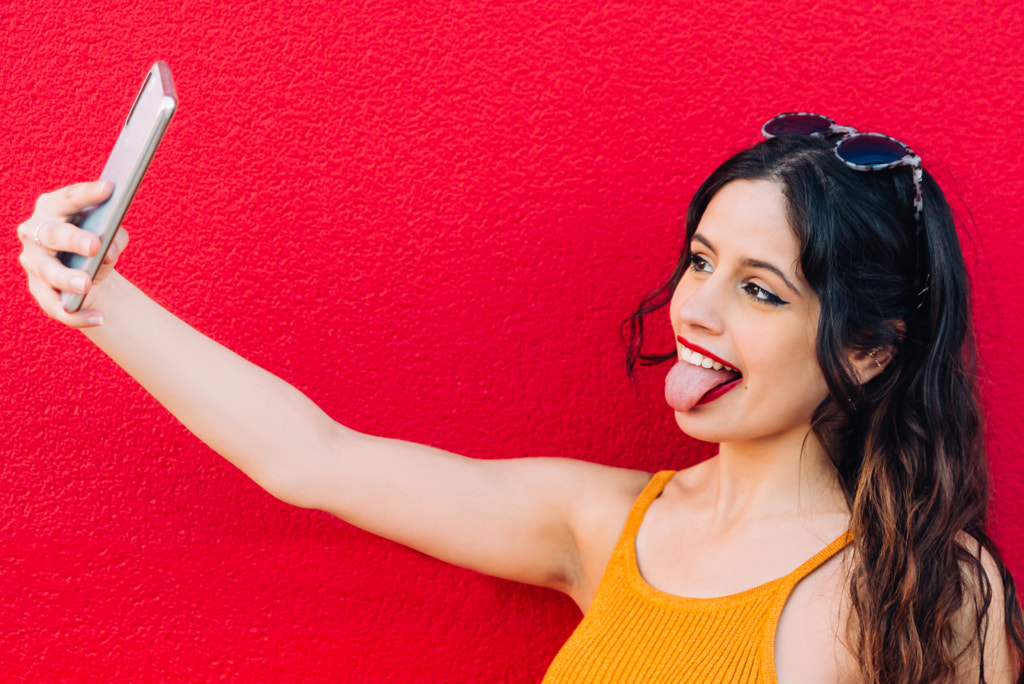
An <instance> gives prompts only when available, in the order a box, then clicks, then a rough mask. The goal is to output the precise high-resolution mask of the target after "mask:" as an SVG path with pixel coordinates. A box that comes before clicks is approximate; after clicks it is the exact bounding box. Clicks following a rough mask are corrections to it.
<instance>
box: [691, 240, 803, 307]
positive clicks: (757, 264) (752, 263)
mask: <svg viewBox="0 0 1024 684" xmlns="http://www.w3.org/2000/svg"><path fill="white" fill-rule="evenodd" d="M693 241H694V242H699V243H701V244H702V245H704V246H705V247H707V248H708V249H710V250H711V252H712V253H713V254H716V255H717V254H718V252H717V250H715V247H714V245H712V244H711V243H710V242H708V239H707V238H706V237H704V236H703V235H696V234H694V236H693ZM740 264H741V265H742V266H746V267H747V268H760V269H764V270H765V271H770V272H771V273H774V274H775V275H777V276H778V277H779V278H780V279H781V280H782V282H784V283H785V284H786V287H788V288H789V289H790V290H792V291H793V292H795V293H797V294H799V295H802V294H803V290H801V289H800V288H798V287H797V286H796V285H794V284H793V283H791V282H790V281H789V278H787V277H786V274H785V273H783V272H782V270H781V269H780V268H779V267H778V266H775V265H774V264H770V263H768V262H767V261H761V260H760V259H751V258H750V257H747V258H746V259H744V260H743V261H741V262H740Z"/></svg>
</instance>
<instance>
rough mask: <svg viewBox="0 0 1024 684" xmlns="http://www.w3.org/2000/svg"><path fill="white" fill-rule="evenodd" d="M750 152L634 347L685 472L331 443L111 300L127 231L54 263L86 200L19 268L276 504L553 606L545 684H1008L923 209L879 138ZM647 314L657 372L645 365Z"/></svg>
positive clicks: (951, 333) (356, 438)
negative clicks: (655, 378) (109, 244)
mask: <svg viewBox="0 0 1024 684" xmlns="http://www.w3.org/2000/svg"><path fill="white" fill-rule="evenodd" d="M763 132H764V134H765V135H766V137H768V139H767V140H765V141H764V142H762V143H760V144H759V145H757V146H755V147H753V148H751V149H749V150H746V151H744V152H741V153H739V154H737V155H736V156H734V157H733V158H731V159H730V160H728V161H727V162H726V163H725V164H723V165H722V166H721V167H720V168H719V169H718V170H716V171H715V172H714V173H713V174H712V175H711V176H710V177H709V178H708V179H707V180H706V181H705V182H704V184H703V185H702V186H701V188H700V189H699V190H698V192H697V194H696V195H695V197H694V198H693V200H692V202H691V205H690V208H689V212H688V215H687V243H686V245H687V246H686V248H685V249H684V253H683V254H682V256H681V259H680V261H679V264H678V265H677V267H676V270H675V273H674V274H673V275H672V277H671V279H670V280H669V282H667V283H666V284H665V285H664V286H663V287H662V288H661V289H660V290H659V291H657V292H656V293H655V294H654V295H653V296H652V297H651V298H650V299H648V300H647V301H646V302H644V304H643V305H642V306H641V307H640V309H639V310H638V311H637V312H636V314H634V316H633V317H632V319H631V326H630V338H629V341H630V356H629V366H630V369H631V370H632V369H633V368H634V366H635V364H637V363H653V362H656V361H662V360H668V359H669V358H674V359H676V364H675V366H674V367H673V368H672V370H671V371H670V373H669V376H668V378H667V380H666V391H665V394H666V399H667V400H668V402H669V404H670V405H671V406H672V408H673V409H674V410H675V415H676V420H677V422H678V423H679V426H680V427H681V428H682V429H683V430H684V431H685V432H687V433H688V434H690V435H692V436H694V437H697V438H699V439H703V440H708V441H714V442H718V443H719V444H720V447H719V451H718V454H717V455H716V456H714V457H713V458H711V459H709V460H707V461H705V462H703V463H701V464H699V465H697V466H694V467H692V468H689V469H687V470H684V471H680V472H677V473H673V472H670V471H666V472H663V473H658V474H656V475H654V476H653V477H652V476H651V475H650V474H649V473H644V472H637V471H631V470H622V469H615V468H608V467H604V466H598V465H594V464H590V463H583V462H576V461H567V460H561V459H519V460H506V461H478V460H472V459H466V458H462V457H459V456H456V455H454V454H450V453H446V452H443V451H439V450H437V449H432V448H428V447H424V446H420V445H415V444H410V443H404V442H398V441H394V440H388V439H382V438H377V437H370V436H366V435H362V434H358V433H356V432H354V431H352V430H349V429H348V428H345V427H343V426H341V425H339V424H337V423H335V422H334V421H332V420H331V419H330V418H328V417H327V416H326V415H324V414H323V413H322V412H321V411H320V410H319V409H318V408H317V407H316V406H315V405H314V404H313V403H312V402H310V401H309V400H308V399H307V398H305V397H304V396H302V395H301V394H299V393H298V392H297V391H296V390H294V389H293V388H291V387H290V386H288V385H287V384H285V383H283V382H282V381H280V380H278V379H277V378H275V377H273V376H271V375H269V374H267V373H265V372H264V371H262V370H260V369H258V368H256V367H255V366H253V365H251V364H249V363H248V362H246V361H244V360H243V359H241V358H239V357H237V356H235V355H234V354H232V353H231V352H230V351H228V350H226V349H224V348H223V347H220V346H219V345H217V344H216V343H214V342H212V341H211V340H209V339H207V338H205V337H204V336H202V335H201V334H199V333H198V332H196V331H194V330H192V329H191V328H189V327H188V326H186V325H185V324H184V323H182V322H181V321H179V320H178V319H177V318H175V317H174V316H172V315H171V314H169V313H168V312H166V311H164V310H163V309H162V308H160V307H159V306H158V305H156V304H155V303H154V302H153V301H152V300H150V299H149V298H148V297H146V296H145V295H144V294H142V293H141V292H140V291H139V290H137V289H136V288H134V287H133V286H132V285H131V284H130V283H129V282H128V281H126V280H125V279H124V278H123V277H121V276H120V275H119V274H118V273H117V272H116V271H114V270H113V267H114V265H115V263H116V260H117V257H118V255H119V254H121V253H122V252H123V250H124V248H125V246H126V244H127V237H126V235H125V234H124V233H123V231H122V233H121V235H120V236H119V237H118V238H117V239H116V240H115V243H114V246H113V248H112V250H111V252H110V254H109V255H108V257H107V259H106V261H105V265H104V267H103V268H102V269H101V272H100V273H99V274H98V275H97V277H96V279H95V281H93V282H90V281H89V280H88V278H87V277H85V276H84V275H83V274H82V273H81V272H76V271H73V270H70V269H66V268H64V267H63V266H62V265H61V264H60V263H59V262H58V261H57V260H56V258H55V256H54V255H55V253H56V252H57V251H72V252H79V253H82V254H86V255H89V254H92V253H94V252H95V251H96V250H97V249H98V240H97V239H96V238H95V237H94V236H90V235H88V234H84V233H83V232H82V231H80V230H78V229H76V228H75V227H74V226H71V225H70V224H68V223H65V222H64V220H63V219H65V218H66V217H68V216H70V215H71V214H73V213H75V212H76V211H78V210H79V209H81V208H82V207H85V206H88V205H89V204H92V203H95V202H98V201H101V200H102V199H104V198H105V197H106V196H107V194H108V193H109V187H106V186H105V185H104V184H102V183H94V184H82V185H75V186H70V187H68V188H65V189H64V190H61V191H57V192H55V193H52V194H49V195H44V196H43V197H41V198H40V199H39V201H38V203H37V206H36V211H35V213H34V214H33V216H32V217H31V218H29V220H27V221H26V222H25V223H24V224H22V225H21V226H19V230H18V232H19V236H20V238H21V240H22V243H23V245H24V249H23V251H22V255H21V261H22V264H23V266H24V267H25V269H26V271H27V272H28V275H29V287H30V289H31V291H32V293H33V295H34V296H35V297H36V299H37V300H38V301H39V303H40V305H41V306H42V308H43V309H44V311H46V312H47V313H48V314H49V315H50V316H52V317H54V318H56V319H58V320H60V321H62V322H64V323H66V324H68V325H71V326H74V327H79V328H82V330H83V332H84V333H85V334H86V335H87V336H88V337H89V338H90V339H91V340H93V341H94V342H95V343H96V344H97V346H99V347H100V348H101V349H102V350H103V351H105V352H106V353H107V354H109V355H110V356H111V357H112V358H113V359H114V360H115V361H117V362H118V363H119V364H120V365H121V366H122V367H124V368H125V369H126V370H127V371H128V372H129V373H130V374H131V375H132V376H133V377H135V378H136V379H137V380H138V381H139V382H140V383H141V384H142V385H143V386H144V387H145V388H146V389H147V390H149V391H150V392H151V393H152V394H153V395H154V396H155V397H156V398H157V399H159V400H160V401H161V403H163V404H164V405H165V406H166V407H167V408H168V409H170V410H171V412H172V413H174V415H175V416H177V417H178V418H179V419H180V420H181V421H182V422H183V423H184V424H185V425H186V426H187V427H188V428H189V429H190V430H191V431H192V432H193V433H195V434H196V435H197V436H198V437H200V438H201V439H202V440H204V441H205V442H206V443H207V444H209V445H210V446H211V447H212V448H214V449H215V450H217V451H218V452H219V453H221V454H222V455H223V456H225V457H226V458H228V459H229V460H230V461H231V462H233V463H235V464H236V465H237V466H238V467H240V468H241V469H242V470H244V471H245V472H246V473H247V474H249V475H250V476H251V477H252V478H253V479H254V480H255V481H256V482H257V483H259V484H260V485H261V486H263V487H264V488H265V489H267V490H268V491H269V492H270V493H272V494H274V495H275V496H277V497H278V498H280V499H282V500H284V501H288V502H290V503H293V504H295V505H298V506H304V507H311V508H319V509H322V510H325V511H329V512H331V513H334V514H336V515H338V516H340V517H342V518H344V519H346V520H348V521H350V522H352V523H353V524H356V525H358V526H360V527H362V528H364V529H366V530H369V531H372V532H374V533H377V534H380V535H382V536H385V537H387V538H390V539H393V540H396V541H399V542H401V543H404V544H407V545H409V546H411V547H414V548H417V549H419V550H421V551H424V552H426V553H428V554H431V555H433V556H436V557H438V558H441V559H444V560H447V561H449V562H452V563H455V564H458V565H461V566H464V567H467V568H472V569H475V570H478V571H481V572H485V573H489V574H492V575H496V576H500V577H505V578H510V579H515V580H519V581H523V582H529V583H533V584H538V585H542V586H547V587H553V588H556V589H559V590H561V591H564V592H566V593H567V594H568V595H569V596H571V597H572V598H573V599H574V600H575V601H576V602H577V604H578V605H579V606H580V608H581V609H582V610H583V612H584V616H585V617H584V620H583V622H582V623H581V625H580V627H579V628H578V629H577V630H576V632H575V633H574V634H573V636H572V637H571V638H570V640H569V642H568V643H567V644H566V646H565V647H564V648H563V649H562V651H561V652H560V653H559V655H558V656H557V657H556V659H555V661H554V663H553V664H552V667H551V669H550V670H549V672H548V675H547V678H546V681H550V682H562V681H644V682H654V681H695V682H706V681H783V682H825V681H851V682H853V681H866V682H935V681H993V682H997V681H999V682H1013V681H1016V682H1024V674H1021V671H1020V670H1021V668H1020V664H1021V655H1022V653H1024V635H1022V634H1024V633H1022V621H1021V611H1020V607H1019V605H1018V604H1017V601H1016V597H1015V593H1014V586H1013V581H1012V578H1011V577H1010V575H1009V573H1008V572H1007V571H1006V569H1005V566H1004V565H1003V563H1002V562H1001V560H1000V557H999V554H998V551H997V550H996V549H995V547H994V545H993V544H992V542H991V541H990V540H989V538H988V536H987V535H986V532H985V527H984V525H985V514H986V506H987V481H986V476H985V465H984V456H983V452H982V439H981V430H980V412H979V409H978V406H977V402H976V399H975V390H974V387H973V384H972V383H973V366H972V359H973V347H972V341H971V336H970V330H969V321H970V318H969V313H968V299H967V293H966V272H965V269H964V265H963V260H962V257H961V255H960V250H959V246H958V245H957V242H956V233H955V228H954V224H953V220H952V217H951V214H950V211H949V208H948V206H947V205H946V203H945V200H944V199H943V197H942V194H941V191H940V190H939V188H938V186H937V185H936V184H935V182H934V181H933V180H932V179H931V177H930V176H929V175H927V174H925V173H924V172H923V170H922V167H921V165H920V160H919V159H918V158H917V157H916V156H915V155H913V153H912V152H910V150H909V149H908V148H906V147H905V146H904V145H902V143H898V142H897V141H893V140H892V139H889V138H884V137H881V136H878V137H873V136H870V135H865V134H855V132H854V131H853V130H852V129H848V128H843V127H839V126H836V125H834V123H832V122H831V120H828V119H825V118H823V117H816V116H813V115H780V117H776V119H773V120H772V121H771V122H769V123H768V124H766V125H765V128H764V129H763ZM877 155H881V156H880V157H879V156H877ZM60 290H64V291H69V292H80V293H88V298H87V300H86V305H87V306H88V307H89V308H88V309H86V310H84V311H82V312H80V313H77V314H67V313H66V312H64V311H63V310H62V309H61V307H60V298H59V291H60ZM666 306H667V307H668V309H669V316H670V319H671V322H672V326H673V331H674V333H675V335H676V339H677V345H676V350H675V352H674V353H672V354H670V355H665V356H658V355H657V354H649V353H645V352H643V350H642V342H643V330H644V325H643V324H644V320H645V316H646V315H647V314H650V313H653V312H655V311H659V310H661V309H663V308H664V307H666ZM154 360H158V362H157V363H154ZM467 513H469V514H467ZM684 597H685V598H684Z"/></svg>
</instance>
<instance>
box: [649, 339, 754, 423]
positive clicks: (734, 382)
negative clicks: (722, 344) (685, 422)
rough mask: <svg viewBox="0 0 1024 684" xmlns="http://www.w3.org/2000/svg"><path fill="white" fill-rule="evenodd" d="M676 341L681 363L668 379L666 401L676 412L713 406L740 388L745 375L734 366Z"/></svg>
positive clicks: (696, 347) (687, 342) (691, 344)
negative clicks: (679, 346)
mask: <svg viewBox="0 0 1024 684" xmlns="http://www.w3.org/2000/svg"><path fill="white" fill-rule="evenodd" d="M676 339H677V340H678V342H679V344H680V345H682V349H680V352H679V360H678V362H677V363H676V365H675V366H674V367H673V368H672V370H671V371H669V374H668V377H666V378H665V399H666V401H668V404H669V405H670V406H671V407H672V408H674V409H675V410H676V411H689V410H690V409H692V408H693V407H694V406H698V405H703V404H707V403H710V402H712V401H714V400H715V399H718V398H719V397H721V396H722V395H724V394H726V393H727V392H728V391H729V390H731V389H734V388H735V387H737V386H739V382H740V380H741V379H742V377H743V375H742V373H740V372H739V371H738V370H737V369H736V367H735V366H734V365H733V364H731V363H729V362H728V361H726V360H725V359H722V358H720V357H718V356H716V355H715V354H712V353H711V352H710V351H708V350H706V349H704V348H703V347H699V346H697V345H695V344H693V343H692V342H689V341H687V340H686V339H685V338H683V337H682V336H680V337H678V338H676Z"/></svg>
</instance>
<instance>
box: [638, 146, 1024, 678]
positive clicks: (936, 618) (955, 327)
mask: <svg viewBox="0 0 1024 684" xmlns="http://www.w3.org/2000/svg"><path fill="white" fill-rule="evenodd" d="M833 149H834V141H832V140H823V139H819V138H814V137H810V136H781V137H777V138H772V139H769V140H765V141H763V142H761V143H759V144H757V145H755V146H754V147H751V148H749V149H747V150H744V151H742V152H739V153H738V154H736V155H734V156H733V157H731V158H730V159H728V160H727V161H726V162H725V163H724V164H722V165H721V166H720V167H719V168H718V169H717V170H715V171H714V173H712V174H711V175H710V176H709V177H708V178H707V180H705V181H704V183H703V184H702V185H701V186H700V188H699V189H698V190H697V192H696V194H695V195H694V197H693V199H692V201H691V202H690V205H689V208H688V210H687V214H686V240H685V242H684V247H683V250H682V254H681V255H680V258H679V261H678V263H677V265H676V267H675V271H674V272H673V273H672V276H671V277H670V278H669V279H668V281H667V282H666V283H665V284H664V285H662V286H661V287H660V288H659V289H658V290H656V291H655V292H654V293H653V294H652V295H650V296H649V297H648V298H647V299H645V300H644V301H643V302H642V303H641V304H640V306H639V307H638V309H637V310H636V311H635V312H634V314H633V315H632V316H631V317H630V318H629V319H627V320H626V321H625V322H624V324H623V337H624V340H625V341H626V344H627V369H628V370H629V372H630V374H631V375H632V374H633V373H634V372H635V369H636V366H637V365H638V364H643V365H650V364H655V363H660V362H663V361H667V360H669V359H671V358H674V357H675V353H674V352H671V353H665V354H657V353H646V352H645V351H644V349H643V339H644V320H645V317H646V316H647V315H648V314H651V313H653V312H656V311H658V310H660V309H662V308H663V307H665V306H666V305H667V304H668V303H669V301H670V299H671V297H672V293H673V292H674V290H675V288H676V285H677V284H678V283H679V280H680V279H681V278H682V276H683V274H684V273H685V272H686V269H687V268H688V266H689V244H690V240H691V238H692V237H693V234H694V232H695V231H696V230H697V225H698V223H700V220H701V217H702V216H703V214H704V211H705V210H706V209H707V206H708V203H709V202H710V201H711V199H712V198H713V197H714V196H715V194H716V193H717V192H718V191H719V190H721V189H722V188H723V187H724V186H725V185H726V184H727V183H730V182H732V181H735V180H768V181H772V182H775V183H778V184H779V186H780V187H781V189H782V192H783V194H784V196H785V198H786V204H787V211H788V214H789V221H790V224H791V226H792V228H793V231H794V233H795V234H796V237H797V239H798V241H799V244H800V257H799V263H800V267H801V269H802V272H803V276H804V278H805V279H806V280H807V283H808V284H809V285H810V287H811V288H812V289H813V290H814V292H815V293H816V294H817V296H818V298H819V300H820V303H821V315H820V320H819V324H818V332H817V357H818V363H819V364H820V366H821V369H822V371H823V372H824V375H825V379H826V382H827V383H828V387H829V390H830V396H829V397H828V398H826V399H825V401H824V402H823V403H822V404H821V405H820V406H818V408H817V410H816V411H815V413H814V416H813V422H812V430H813V432H814V433H815V435H816V436H817V437H818V438H819V440H820V441H821V444H822V445H823V446H824V448H825V450H826V451H827V453H828V456H829V458H830V459H831V461H832V463H833V464H834V465H835V468H836V471H837V472H838V476H839V482H840V484H841V487H842V490H843V493H844V495H845V497H846V500H847V503H848V505H849V507H850V511H851V514H852V520H851V529H852V530H853V531H854V541H853V554H852V570H851V573H850V576H849V587H848V589H849V596H850V601H851V607H852V609H853V613H852V617H851V620H850V623H849V626H848V640H849V646H850V648H851V650H852V651H853V653H854V654H855V656H856V657H857V659H858V661H859V664H860V667H861V670H862V673H863V674H864V676H865V677H866V679H867V681H869V682H879V683H881V682H899V683H900V684H906V683H909V682H929V683H931V682H940V681H949V680H952V679H953V677H954V674H955V670H956V666H957V663H958V661H959V660H960V659H961V658H963V657H965V656H969V655H970V654H968V653H966V651H965V649H964V643H963V636H964V635H963V628H962V624H963V622H962V621H963V617H962V616H963V615H967V614H969V615H970V616H971V620H972V621H973V624H972V627H973V630H974V638H973V639H971V640H970V642H969V643H968V644H967V647H966V648H967V649H977V650H976V651H975V652H974V653H973V656H975V657H977V658H978V660H979V662H980V663H981V666H980V671H979V673H978V677H979V681H982V682H983V681H984V679H985V673H984V658H983V657H982V656H983V653H984V642H985V635H986V631H987V627H988V608H989V606H990V604H991V602H992V583H991V581H990V580H989V578H988V575H987V574H986V572H985V570H984V569H983V567H982V559H983V558H984V556H985V555H986V554H987V555H988V556H989V557H991V559H993V561H994V565H995V566H996V567H997V568H998V571H999V574H1000V578H1001V580H1002V587H1003V591H1004V593H1005V596H1004V597H1003V598H1004V605H1005V614H1004V615H1003V616H1002V619H1003V620H1004V621H1005V624H1006V629H1007V632H1008V634H1009V636H1010V639H1011V642H1012V645H1013V647H1014V648H1015V649H1016V651H1017V653H1016V655H1017V662H1018V663H1020V662H1021V656H1024V619H1022V615H1021V608H1020V604H1019V603H1018V600H1017V597H1016V593H1015V588H1014V582H1013V578H1012V577H1011V575H1010V573H1009V572H1008V570H1007V569H1006V566H1005V564H1004V563H1003V561H1002V558H1001V556H1000V554H999V551H998V549H997V548H996V546H995V544H994V543H993V542H992V540H991V539H990V538H989V536H988V534H987V532H986V523H987V515H988V503H989V475H988V466H987V461H986V458H985V453H984V434H983V432H984V428H983V422H982V412H981V408H980V405H979V402H978V397H977V388H976V381H975V378H976V369H975V367H976V360H975V358H976V355H975V346H974V339H973V336H972V332H971V314H970V301H969V292H968V276H967V269H966V267H965V264H964V259H963V255H962V253H961V250H960V244H959V241H958V239H957V232H956V224H955V220H954V218H953V213H952V211H951V209H950V207H949V205H948V203H947V202H946V199H945V197H944V196H943V194H942V191H941V189H940V188H939V186H938V184H937V183H936V182H935V180H934V179H933V178H932V176H931V175H930V174H928V173H927V172H926V173H925V175H924V186H923V196H924V214H923V230H921V231H920V232H919V231H918V230H917V221H916V220H915V216H914V210H913V199H914V193H915V191H914V187H913V180H912V175H911V171H910V169H908V168H906V167H898V168H895V169H892V170H888V171H868V172H865V171H857V170H854V169H851V168H850V167H848V166H847V165H846V164H845V163H843V162H842V161H840V160H839V159H838V158H837V157H836V156H835V154H834V153H833ZM880 346H881V347H883V348H887V349H891V350H893V351H894V354H893V356H892V359H891V361H890V363H889V364H888V365H887V366H886V368H885V370H884V371H883V372H881V373H880V374H879V375H878V376H876V377H875V378H874V379H872V380H871V381H869V382H867V383H866V384H863V385H862V384H860V383H858V382H857V379H856V376H855V374H854V372H853V368H852V367H851V365H850V362H849V351H850V350H859V351H865V352H867V351H869V350H871V349H874V348H876V347H880ZM961 611H962V612H961ZM958 615H959V616H960V617H958ZM975 618H976V619H975ZM958 630H959V631H958ZM1016 681H1017V682H1018V683H1022V684H1024V673H1020V672H1019V671H1018V675H1017V678H1016Z"/></svg>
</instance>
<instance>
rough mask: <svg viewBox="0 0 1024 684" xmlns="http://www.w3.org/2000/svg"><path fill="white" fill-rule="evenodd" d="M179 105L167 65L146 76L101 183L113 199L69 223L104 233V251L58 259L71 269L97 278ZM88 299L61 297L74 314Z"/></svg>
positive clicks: (160, 64) (158, 65) (64, 255)
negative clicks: (110, 187) (111, 186)
mask: <svg viewBox="0 0 1024 684" xmlns="http://www.w3.org/2000/svg"><path fill="white" fill-rule="evenodd" d="M177 106H178V97H177V93H176V92H175V90H174V81H173V80H172V78H171V69H170V67H168V66H167V64H166V63H164V62H157V63H155V64H154V65H153V67H152V68H151V69H150V70H149V73H148V74H146V80H145V81H144V82H143V84H142V88H141V89H140V90H139V94H138V95H137V96H136V98H135V104H133V105H132V108H131V111H129V113H128V118H127V119H126V120H125V123H124V127H123V128H122V129H121V133H120V135H118V137H117V142H115V143H114V148H113V150H111V152H110V156H109V157H108V158H107V163H106V165H105V166H104V167H103V171H102V173H100V180H108V181H110V182H112V183H113V184H114V189H113V192H112V193H111V195H110V197H109V198H108V199H107V200H105V201H103V202H101V203H100V204H96V205H93V206H91V207H87V208H86V209H84V210H82V211H80V212H79V213H77V214H75V215H74V216H72V217H71V218H69V219H68V223H73V224H75V225H76V226H79V227H80V228H82V229H83V230H87V231H89V232H91V233H94V234H95V235H98V236H99V238H100V250H99V252H97V253H96V254H94V255H93V256H91V257H84V256H82V255H80V254H73V253H70V252H61V253H60V254H58V258H59V259H60V261H61V263H63V264H64V265H65V266H67V267H69V268H75V269H80V270H82V271H85V272H86V273H88V274H89V277H90V278H94V277H95V276H96V271H98V270H99V267H100V264H101V263H102V262H103V257H104V256H105V255H106V253H107V250H108V249H109V248H110V244H111V242H112V241H113V239H114V236H115V235H116V234H117V229H118V228H119V227H120V226H121V221H122V220H123V219H124V215H125V213H126V212H127V211H128V206H129V205H130V204H131V202H132V198H133V197H135V191H136V190H137V189H138V187H139V184H140V183H141V182H142V177H143V176H144V175H145V173H146V169H147V168H148V167H149V162H150V161H151V160H152V159H153V154H154V153H155V152H156V148H157V146H158V145H159V144H160V141H161V140H162V139H163V136H164V132H165V131H166V130H167V126H168V124H169V123H170V121H171V117H172V116H173V115H174V111H175V109H176V108H177ZM84 300H85V295H82V294H71V293H68V292H64V293H62V294H61V303H62V304H63V306H64V310H65V311H67V312H68V313H73V312H75V311H78V309H79V308H81V306H82V302H83V301H84Z"/></svg>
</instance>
